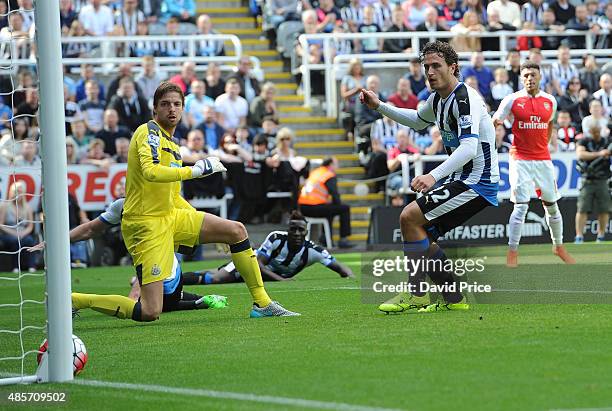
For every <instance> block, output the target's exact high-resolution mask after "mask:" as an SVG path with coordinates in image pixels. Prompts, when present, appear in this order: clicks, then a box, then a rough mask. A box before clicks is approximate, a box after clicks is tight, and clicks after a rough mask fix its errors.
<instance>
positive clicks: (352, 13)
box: [340, 5, 363, 26]
mask: <svg viewBox="0 0 612 411" xmlns="http://www.w3.org/2000/svg"><path fill="white" fill-rule="evenodd" d="M340 16H342V21H346V22H349V21H353V22H355V24H356V25H357V26H358V25H360V24H361V23H362V22H363V9H362V8H360V7H354V6H351V5H349V6H346V7H342V10H340Z"/></svg>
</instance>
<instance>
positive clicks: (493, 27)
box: [480, 9, 520, 65]
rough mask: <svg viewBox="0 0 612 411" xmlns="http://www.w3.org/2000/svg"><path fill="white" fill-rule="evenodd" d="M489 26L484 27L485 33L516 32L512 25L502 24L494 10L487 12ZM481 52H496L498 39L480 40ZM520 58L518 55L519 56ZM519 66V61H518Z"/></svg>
mask: <svg viewBox="0 0 612 411" xmlns="http://www.w3.org/2000/svg"><path fill="white" fill-rule="evenodd" d="M487 16H488V21H489V24H487V26H486V31H488V32H490V33H494V32H496V31H516V27H514V26H513V25H512V24H508V23H502V21H501V20H500V18H499V12H498V11H497V10H496V9H491V11H490V12H488V15H487ZM480 43H481V47H482V51H498V50H499V37H498V36H494V37H482V38H481V39H480ZM519 57H520V55H519ZM519 65H520V59H519Z"/></svg>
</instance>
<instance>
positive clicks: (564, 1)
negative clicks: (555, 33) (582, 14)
mask: <svg viewBox="0 0 612 411" xmlns="http://www.w3.org/2000/svg"><path fill="white" fill-rule="evenodd" d="M549 7H550V9H551V10H552V11H554V12H555V16H556V21H557V23H561V24H563V25H566V24H567V23H568V22H569V21H570V19H571V18H572V17H574V16H575V15H576V9H575V8H574V6H572V5H571V4H570V2H569V1H568V0H557V1H554V2H551V3H550V6H549Z"/></svg>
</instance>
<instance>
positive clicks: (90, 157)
mask: <svg viewBox="0 0 612 411" xmlns="http://www.w3.org/2000/svg"><path fill="white" fill-rule="evenodd" d="M104 148H105V147H104V141H102V140H100V139H99V138H94V139H93V140H91V141H90V142H89V148H88V149H87V155H86V156H85V157H84V158H83V159H82V160H81V164H91V165H94V166H97V167H100V168H103V169H108V168H109V167H110V165H111V164H113V163H114V161H113V159H112V158H111V156H110V155H109V154H108V153H105V152H104Z"/></svg>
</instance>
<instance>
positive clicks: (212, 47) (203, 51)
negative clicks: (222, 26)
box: [197, 14, 225, 57]
mask: <svg viewBox="0 0 612 411" xmlns="http://www.w3.org/2000/svg"><path fill="white" fill-rule="evenodd" d="M197 26H198V34H202V35H212V34H219V32H218V31H217V30H213V28H212V22H211V20H210V17H209V16H208V15H207V14H200V16H198V20H197ZM197 55H198V56H209V57H214V56H225V49H224V47H223V41H222V40H213V39H208V40H200V41H199V42H198V46H197Z"/></svg>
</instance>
